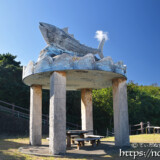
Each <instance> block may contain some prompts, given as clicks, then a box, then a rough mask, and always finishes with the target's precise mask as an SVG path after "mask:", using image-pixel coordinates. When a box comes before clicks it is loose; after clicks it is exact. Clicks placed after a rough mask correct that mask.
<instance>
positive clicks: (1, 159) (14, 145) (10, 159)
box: [0, 134, 160, 160]
mask: <svg viewBox="0 0 160 160" xmlns="http://www.w3.org/2000/svg"><path fill="white" fill-rule="evenodd" d="M102 141H114V138H113V137H108V138H104V139H102ZM130 142H131V143H160V134H148V135H146V134H142V135H135V136H130ZM42 143H47V140H46V139H43V140H42ZM28 144H29V139H28V138H4V137H0V160H55V159H56V160H60V159H62V160H71V159H76V160H78V159H79V158H78V157H80V156H76V155H74V156H73V157H67V156H64V157H61V158H58V157H42V156H34V155H26V154H22V153H21V152H19V150H18V148H19V147H22V146H27V145H28ZM146 149H147V148H137V150H144V151H145V150H146ZM128 150H135V149H133V148H129V149H128ZM154 150H157V151H158V150H160V148H156V149H155V148H154ZM104 158H105V159H117V160H118V159H120V157H119V155H118V153H112V152H111V153H110V154H106V155H105V156H102V157H99V158H96V157H90V159H104ZM81 159H83V160H84V159H88V158H87V156H85V155H84V156H82V157H81ZM122 159H123V160H125V159H133V158H126V157H123V158H122ZM141 159H143V158H141ZM144 159H145V158H144ZM153 159H154V160H155V157H154V158H153Z"/></svg>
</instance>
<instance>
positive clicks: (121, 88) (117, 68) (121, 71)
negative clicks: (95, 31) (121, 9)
mask: <svg viewBox="0 0 160 160" xmlns="http://www.w3.org/2000/svg"><path fill="white" fill-rule="evenodd" d="M39 28H40V30H41V33H42V35H43V37H44V39H45V41H46V43H47V46H46V47H45V48H44V49H43V50H42V51H41V52H40V55H39V58H38V61H37V62H36V63H35V62H33V61H30V62H29V63H28V65H27V66H26V67H25V66H24V67H23V82H24V83H25V84H26V85H29V86H30V88H31V90H30V144H31V145H41V138H42V89H49V90H50V109H49V150H50V153H51V154H53V155H56V154H64V153H65V152H66V90H81V119H82V130H93V110H92V89H101V88H106V87H108V86H112V87H113V109H114V132H115V145H116V146H128V145H129V125H128V103H127V85H126V79H127V78H126V66H125V65H123V62H118V63H114V62H113V61H112V58H111V57H104V56H103V45H104V42H105V40H106V38H105V36H104V37H103V38H102V40H101V41H100V44H99V47H98V49H94V48H91V47H88V46H85V45H83V44H81V43H80V42H79V41H78V40H76V39H75V38H74V35H72V34H69V33H68V28H64V29H59V28H57V27H56V26H54V25H50V24H46V23H40V26H39ZM95 54H98V55H99V57H100V59H99V58H97V57H96V56H95Z"/></svg>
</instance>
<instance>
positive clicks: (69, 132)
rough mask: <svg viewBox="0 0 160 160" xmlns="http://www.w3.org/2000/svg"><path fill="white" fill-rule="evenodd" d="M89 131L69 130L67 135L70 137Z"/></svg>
mask: <svg viewBox="0 0 160 160" xmlns="http://www.w3.org/2000/svg"><path fill="white" fill-rule="evenodd" d="M88 132H89V131H87V130H67V131H66V133H67V134H70V135H80V134H84V133H88Z"/></svg>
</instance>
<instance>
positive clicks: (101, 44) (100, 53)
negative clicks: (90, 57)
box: [98, 38, 106, 59]
mask: <svg viewBox="0 0 160 160" xmlns="http://www.w3.org/2000/svg"><path fill="white" fill-rule="evenodd" d="M105 41H106V39H105V38H103V39H102V40H101V41H100V43H99V46H98V50H99V51H100V52H99V53H98V54H99V56H100V58H101V59H102V58H104V55H103V46H104V42H105Z"/></svg>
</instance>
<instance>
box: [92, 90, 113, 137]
mask: <svg viewBox="0 0 160 160" xmlns="http://www.w3.org/2000/svg"><path fill="white" fill-rule="evenodd" d="M92 96H93V115H94V117H93V121H94V129H95V130H96V131H97V132H98V133H101V134H105V132H106V129H107V128H110V129H111V126H113V101H112V88H106V89H101V90H93V91H92Z"/></svg>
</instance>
